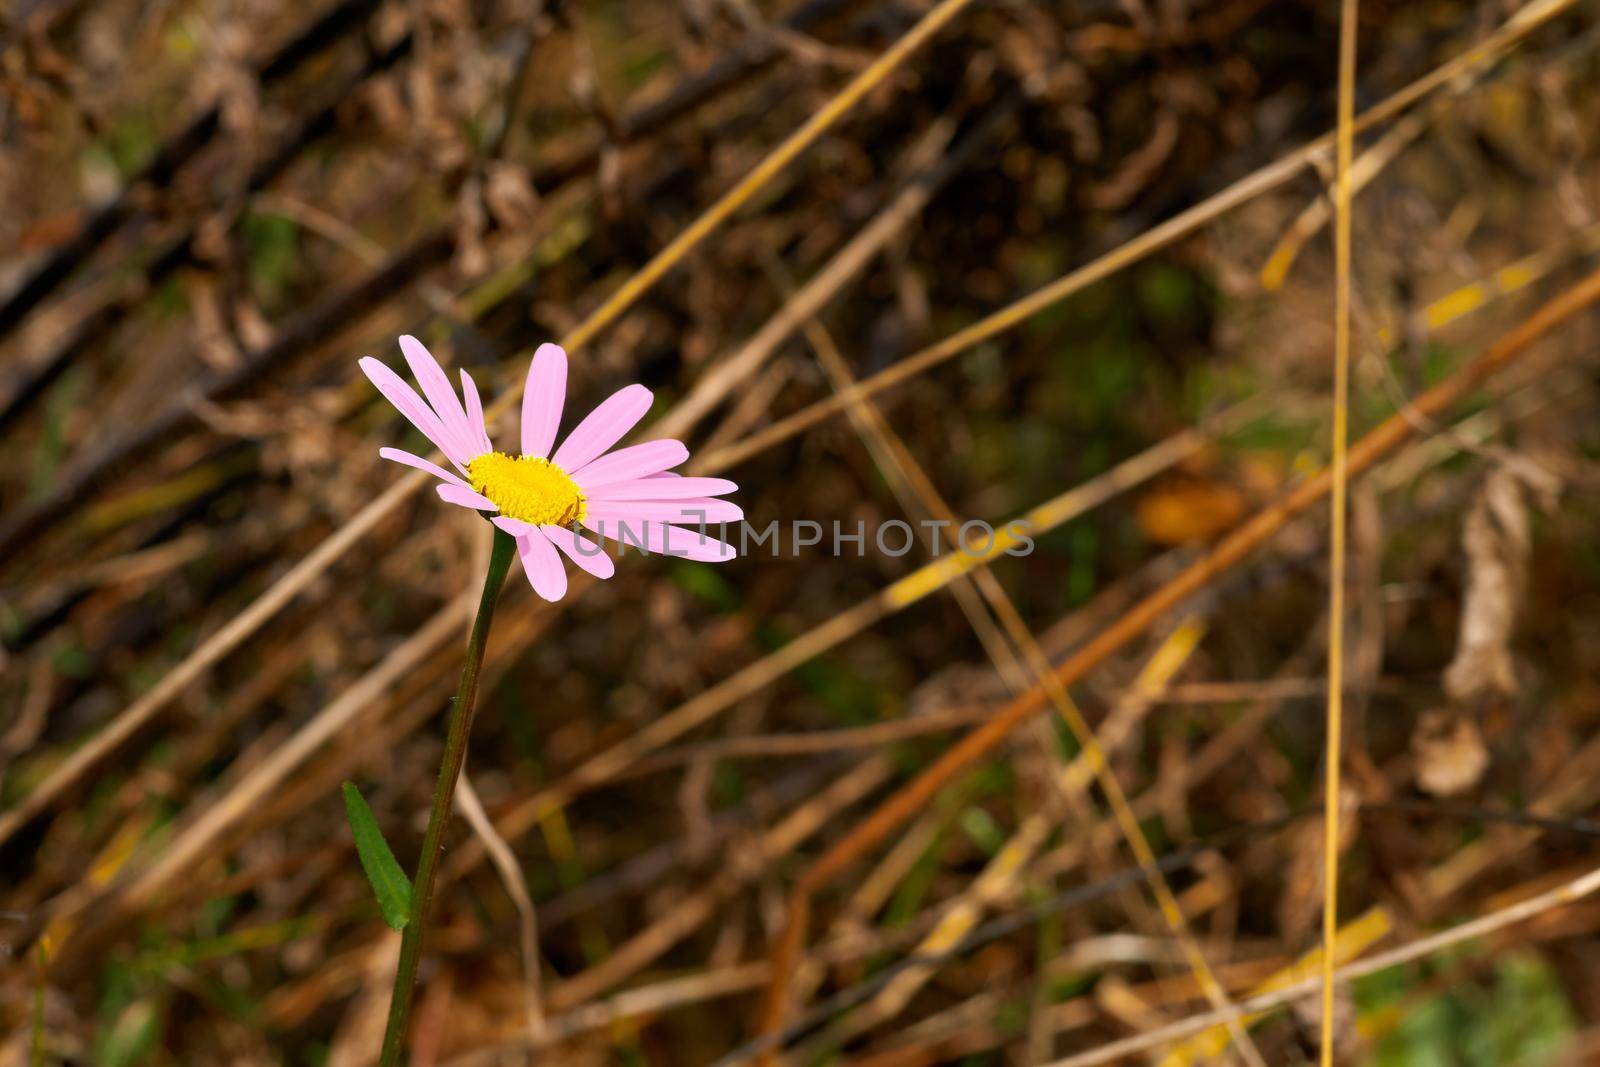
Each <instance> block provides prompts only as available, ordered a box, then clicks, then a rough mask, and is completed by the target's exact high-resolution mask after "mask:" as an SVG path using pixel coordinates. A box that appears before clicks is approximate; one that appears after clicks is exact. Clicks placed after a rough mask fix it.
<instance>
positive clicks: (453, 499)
mask: <svg viewBox="0 0 1600 1067" xmlns="http://www.w3.org/2000/svg"><path fill="white" fill-rule="evenodd" d="M435 488H436V489H437V490H438V491H439V495H440V496H441V497H443V498H444V499H445V500H448V501H449V502H450V503H452V504H460V505H461V506H462V507H464V508H472V509H473V510H474V511H499V510H500V505H499V504H496V503H495V502H494V501H493V500H490V499H489V498H488V497H486V496H484V495H483V494H482V493H474V492H473V491H472V490H471V489H463V488H462V487H461V486H459V485H440V486H435Z"/></svg>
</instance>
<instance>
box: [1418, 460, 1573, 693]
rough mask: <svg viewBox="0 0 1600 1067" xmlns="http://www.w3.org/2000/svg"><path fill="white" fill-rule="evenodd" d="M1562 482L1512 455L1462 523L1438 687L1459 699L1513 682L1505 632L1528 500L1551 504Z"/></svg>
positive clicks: (1522, 562) (1515, 595)
mask: <svg viewBox="0 0 1600 1067" xmlns="http://www.w3.org/2000/svg"><path fill="white" fill-rule="evenodd" d="M1559 490H1560V483H1559V481H1558V479H1557V478H1556V476H1555V475H1554V474H1551V473H1550V472H1549V471H1548V470H1546V469H1545V468H1543V467H1541V466H1539V465H1537V464H1534V463H1532V462H1530V461H1528V460H1527V459H1524V458H1520V457H1510V458H1507V459H1506V460H1505V461H1503V462H1502V463H1501V464H1500V465H1499V466H1498V467H1496V468H1495V469H1494V471H1493V472H1491V473H1490V475H1489V477H1488V479H1487V480H1486V481H1485V482H1484V485H1483V489H1482V490H1481V491H1480V492H1479V494H1478V499H1477V500H1476V501H1475V502H1474V503H1473V506H1472V510H1471V512H1469V513H1468V515H1467V521H1466V524H1465V526H1464V527H1463V528H1462V533H1461V544H1462V547H1463V548H1464V549H1465V550H1466V554H1467V588H1466V594H1465V596H1464V597H1463V600H1462V605H1461V623H1460V633H1459V636H1458V637H1457V640H1456V654H1455V658H1454V659H1453V660H1451V662H1450V666H1449V667H1447V668H1446V669H1445V672H1444V689H1445V692H1446V693H1448V694H1449V695H1450V697H1451V698H1452V699H1453V700H1456V701H1458V702H1460V701H1466V700H1471V699H1474V698H1476V697H1480V696H1486V695H1491V694H1499V695H1501V696H1509V695H1511V694H1512V693H1513V692H1514V691H1515V690H1516V675H1515V672H1514V671H1513V669H1512V662H1511V635H1512V630H1513V628H1514V626H1515V623H1516V617H1517V609H1518V606H1519V604H1520V602H1521V600H1522V593H1523V587H1524V585H1525V584H1526V579H1527V566H1528V552H1529V549H1530V547H1531V532H1530V520H1529V512H1528V507H1529V503H1530V501H1531V502H1532V503H1533V504H1534V505H1535V506H1538V507H1540V508H1549V507H1551V506H1553V505H1554V503H1555V498H1556V494H1557V492H1558V491H1559Z"/></svg>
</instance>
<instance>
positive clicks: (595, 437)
mask: <svg viewBox="0 0 1600 1067" xmlns="http://www.w3.org/2000/svg"><path fill="white" fill-rule="evenodd" d="M651 399H652V397H651V393H650V390H648V389H646V388H645V387H644V386H642V385H630V386H628V387H627V388H625V389H618V390H617V391H616V392H615V393H612V394H611V395H610V396H609V397H607V398H606V399H605V400H604V401H603V402H602V403H601V404H600V406H599V407H597V408H595V409H594V410H593V411H591V412H589V416H588V418H586V419H584V420H583V421H582V422H580V423H578V426H577V429H575V430H573V431H572V432H571V433H569V434H568V435H567V439H566V440H565V441H563V442H561V447H560V448H558V449H556V454H555V455H554V456H552V457H550V458H551V461H552V462H554V463H555V465H556V466H558V467H560V468H561V469H562V470H564V471H575V470H577V469H578V468H580V467H582V466H584V465H586V464H588V463H589V462H590V461H592V460H593V459H595V458H596V457H597V456H599V455H600V453H602V452H604V451H605V450H606V449H608V448H610V447H611V446H612V445H614V444H616V443H617V442H618V441H620V440H622V437H623V435H624V434H626V433H627V432H628V431H629V430H631V429H633V428H634V426H636V425H637V424H638V422H639V420H640V419H642V418H644V413H645V412H647V411H649V410H650V401H651Z"/></svg>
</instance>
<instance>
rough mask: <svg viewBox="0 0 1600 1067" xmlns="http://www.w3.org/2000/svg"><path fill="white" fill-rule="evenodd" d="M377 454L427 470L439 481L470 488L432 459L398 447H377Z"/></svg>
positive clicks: (420, 469)
mask: <svg viewBox="0 0 1600 1067" xmlns="http://www.w3.org/2000/svg"><path fill="white" fill-rule="evenodd" d="M378 455H380V456H382V457H383V458H384V459H388V460H393V461H394V462H396V463H404V464H405V465H406V466H408V467H415V468H417V470H419V471H427V472H428V473H429V474H431V475H433V476H434V477H435V478H438V479H439V480H440V481H443V482H449V483H450V484H451V485H459V486H460V487H461V488H463V489H470V488H471V486H469V485H467V483H466V482H464V481H462V480H461V479H460V478H457V477H456V476H455V475H454V474H451V473H450V472H449V471H447V470H445V469H444V468H443V467H441V466H439V465H438V464H437V463H434V462H433V461H432V460H427V459H423V458H422V457H421V456H414V455H412V454H411V453H410V452H403V451H401V450H400V449H398V448H380V449H378Z"/></svg>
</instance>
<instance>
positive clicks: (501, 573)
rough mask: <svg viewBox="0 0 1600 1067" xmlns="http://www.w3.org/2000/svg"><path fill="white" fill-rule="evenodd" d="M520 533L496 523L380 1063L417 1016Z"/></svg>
mask: <svg viewBox="0 0 1600 1067" xmlns="http://www.w3.org/2000/svg"><path fill="white" fill-rule="evenodd" d="M516 544H517V542H516V538H514V537H512V536H511V535H510V534H508V533H506V532H505V531H504V530H501V529H499V528H498V527H496V528H495V531H494V547H493V548H492V549H490V552H489V573H488V574H486V575H484V579H483V597H482V599H480V600H479V601H478V617H477V618H476V619H474V620H473V622H472V634H471V636H469V637H468V638H467V661H466V663H464V664H463V665H462V667H461V684H460V686H459V687H457V689H456V699H455V703H454V704H452V705H451V706H450V726H449V730H448V732H447V733H446V734H445V739H444V760H443V761H442V762H441V763H440V764H439V781H438V783H437V784H436V785H435V786H434V787H433V807H432V809H430V810H429V812H428V829H427V832H426V833H425V834H423V837H422V859H421V860H420V861H419V862H418V864H417V879H416V881H414V882H412V883H411V921H410V922H409V923H407V924H406V928H405V931H404V932H403V933H402V934H401V935H400V966H399V968H398V969H397V970H396V971H395V976H394V995H393V998H392V999H391V1000H390V1001H389V1025H388V1028H387V1029H385V1031H384V1034H383V1055H382V1057H381V1058H380V1059H379V1061H378V1062H379V1064H380V1067H398V1065H399V1063H400V1052H401V1049H402V1047H403V1046H404V1045H405V1039H406V1030H407V1023H408V1021H409V1020H410V1017H411V998H412V994H413V993H414V992H415V991H416V984H417V964H418V962H420V960H421V958H422V934H423V931H424V930H425V929H426V928H427V925H428V907H429V905H430V904H432V903H433V883H434V880H435V878H436V877H437V875H438V873H439V854H440V852H441V851H442V849H443V845H444V828H445V825H446V824H447V823H449V822H450V808H451V805H452V804H453V803H454V802H455V795H456V781H457V780H458V779H459V778H460V777H461V766H462V764H463V763H464V762H465V761H466V758H467V735H468V734H470V733H471V732H472V706H473V703H474V702H475V701H476V699H477V696H478V671H479V669H480V668H481V667H482V666H483V649H484V645H486V644H487V643H488V641H489V623H490V622H492V621H493V619H494V605H495V602H496V601H497V600H499V599H500V586H501V585H502V584H503V583H504V582H505V577H506V570H507V569H508V568H509V567H510V566H511V556H512V554H513V553H514V551H515V549H516Z"/></svg>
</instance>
